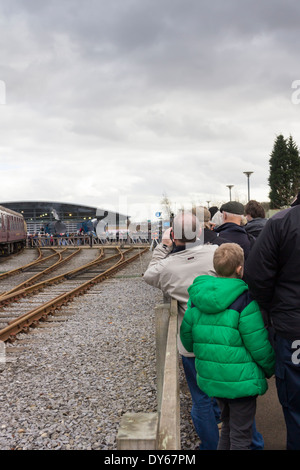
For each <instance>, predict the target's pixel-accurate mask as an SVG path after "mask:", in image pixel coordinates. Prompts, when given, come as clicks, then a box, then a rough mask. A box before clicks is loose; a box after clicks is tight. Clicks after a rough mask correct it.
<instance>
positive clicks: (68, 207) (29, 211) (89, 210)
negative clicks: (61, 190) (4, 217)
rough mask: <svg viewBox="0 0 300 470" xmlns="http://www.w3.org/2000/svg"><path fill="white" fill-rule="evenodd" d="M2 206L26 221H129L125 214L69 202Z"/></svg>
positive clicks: (17, 203) (26, 202)
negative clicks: (102, 219) (100, 218)
mask: <svg viewBox="0 0 300 470" xmlns="http://www.w3.org/2000/svg"><path fill="white" fill-rule="evenodd" d="M0 204H1V205H2V206H4V207H6V208H7V209H11V210H13V211H15V212H19V213H21V214H23V216H24V218H25V220H27V221H28V220H30V219H32V220H37V219H38V220H41V219H43V220H45V221H47V220H54V219H59V220H69V221H71V220H82V219H85V218H86V219H93V218H97V217H101V216H104V215H105V213H107V215H106V216H105V219H106V220H107V221H108V222H110V221H112V220H115V219H116V218H117V216H119V220H120V221H124V220H127V218H128V216H127V215H125V214H120V213H116V212H113V211H109V210H106V209H100V208H98V207H93V206H86V205H83V204H72V203H69V202H55V201H10V202H1V203H0Z"/></svg>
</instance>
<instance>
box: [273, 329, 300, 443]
mask: <svg viewBox="0 0 300 470" xmlns="http://www.w3.org/2000/svg"><path fill="white" fill-rule="evenodd" d="M299 340H300V338H299ZM293 343H294V342H293V340H289V339H286V338H282V337H281V336H279V335H277V334H276V335H275V340H274V344H275V353H276V364H275V377H276V387H277V394H278V398H279V401H280V404H281V406H282V410H283V414H284V419H285V423H286V430H287V444H286V448H287V450H300V361H299V355H300V348H299V343H297V342H295V343H294V344H293Z"/></svg>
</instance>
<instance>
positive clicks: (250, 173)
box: [243, 171, 253, 202]
mask: <svg viewBox="0 0 300 470" xmlns="http://www.w3.org/2000/svg"><path fill="white" fill-rule="evenodd" d="M243 173H244V175H246V176H247V180H248V202H249V201H250V176H251V175H252V173H253V171H243Z"/></svg>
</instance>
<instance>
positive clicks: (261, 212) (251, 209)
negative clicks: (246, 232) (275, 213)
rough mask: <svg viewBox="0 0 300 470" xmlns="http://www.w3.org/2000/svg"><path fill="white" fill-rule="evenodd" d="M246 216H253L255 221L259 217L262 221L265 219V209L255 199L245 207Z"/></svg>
mask: <svg viewBox="0 0 300 470" xmlns="http://www.w3.org/2000/svg"><path fill="white" fill-rule="evenodd" d="M245 214H246V215H247V214H249V215H251V217H252V218H253V219H257V217H261V218H262V219H264V218H265V216H266V214H265V209H264V208H263V206H262V205H261V204H260V203H259V202H257V201H254V200H253V199H252V200H251V201H249V202H248V203H247V204H246V206H245Z"/></svg>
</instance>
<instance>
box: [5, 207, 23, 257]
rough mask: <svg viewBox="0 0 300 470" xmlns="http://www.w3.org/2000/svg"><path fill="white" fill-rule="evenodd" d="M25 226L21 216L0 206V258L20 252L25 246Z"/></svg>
mask: <svg viewBox="0 0 300 470" xmlns="http://www.w3.org/2000/svg"><path fill="white" fill-rule="evenodd" d="M26 238H27V226H26V222H25V220H24V217H23V216H22V214H19V213H18V212H15V211H12V210H11V209H7V208H6V207H3V206H0V256H5V255H9V254H11V253H16V252H17V251H20V250H21V249H22V248H23V247H24V246H25V245H26Z"/></svg>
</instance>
